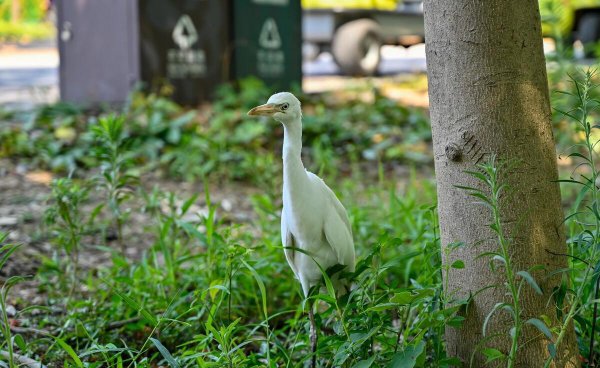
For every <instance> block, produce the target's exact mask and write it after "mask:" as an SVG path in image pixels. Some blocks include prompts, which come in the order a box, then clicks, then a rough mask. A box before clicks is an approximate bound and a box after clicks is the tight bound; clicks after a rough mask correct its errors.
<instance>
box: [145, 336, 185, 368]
mask: <svg viewBox="0 0 600 368" xmlns="http://www.w3.org/2000/svg"><path fill="white" fill-rule="evenodd" d="M150 341H152V343H153V344H154V346H156V348H157V349H158V351H159V352H160V354H161V355H162V356H163V358H165V360H166V361H167V363H169V365H170V366H171V367H172V368H179V363H177V361H176V360H175V358H173V356H172V355H171V353H170V352H169V350H168V349H167V348H165V346H164V345H163V344H162V343H161V342H160V341H158V340H157V339H155V338H153V337H151V338H150Z"/></svg>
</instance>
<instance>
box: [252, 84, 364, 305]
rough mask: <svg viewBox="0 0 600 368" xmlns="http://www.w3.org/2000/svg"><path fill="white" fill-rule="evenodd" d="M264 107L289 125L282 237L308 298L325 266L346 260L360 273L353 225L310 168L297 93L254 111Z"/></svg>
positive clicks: (276, 98) (282, 95)
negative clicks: (305, 162)
mask: <svg viewBox="0 0 600 368" xmlns="http://www.w3.org/2000/svg"><path fill="white" fill-rule="evenodd" d="M261 109H262V110H261ZM277 109H279V110H277ZM255 111H256V113H253V112H255ZM261 111H265V112H268V113H269V115H271V116H273V117H274V118H275V119H276V120H278V121H280V122H281V123H282V124H283V127H284V140H283V209H282V211H281V238H282V242H283V246H284V250H285V256H286V259H287V261H288V263H289V265H290V267H291V268H292V271H293V272H294V274H295V275H296V278H298V280H299V281H300V283H301V285H302V291H303V292H304V295H305V296H307V295H308V292H309V290H310V288H311V287H312V286H313V285H315V284H317V283H318V282H319V280H321V278H322V276H323V275H322V272H321V269H320V268H319V266H320V267H321V268H322V269H323V270H326V269H328V268H329V267H332V266H335V265H337V264H341V265H344V266H347V269H348V270H349V271H354V267H355V254H354V242H353V240H352V228H351V226H350V221H349V220H348V215H347V213H346V210H345V209H344V206H343V205H342V204H341V203H340V201H339V200H338V199H337V197H336V196H335V194H334V193H333V191H332V190H331V189H330V188H329V187H328V186H327V185H326V184H325V183H324V182H323V180H321V179H320V178H319V177H318V176H317V175H315V174H313V173H311V172H309V171H307V170H306V169H305V168H304V165H303V163H302V160H301V151H302V120H301V117H302V114H301V110H300V102H299V101H298V100H297V99H296V97H294V96H293V95H292V94H291V93H287V92H282V93H278V94H275V95H273V96H271V98H269V101H268V103H267V104H266V105H262V106H259V107H257V108H255V109H253V110H251V111H250V113H249V114H252V115H266V113H261ZM294 248H297V249H300V250H301V251H296V250H294ZM317 263H318V265H317Z"/></svg>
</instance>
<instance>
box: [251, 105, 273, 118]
mask: <svg viewBox="0 0 600 368" xmlns="http://www.w3.org/2000/svg"><path fill="white" fill-rule="evenodd" d="M278 111H279V110H278V109H277V106H276V105H275V104H264V105H260V106H256V107H255V108H253V109H252V110H250V111H248V115H250V116H271V115H273V114H274V113H276V112H278Z"/></svg>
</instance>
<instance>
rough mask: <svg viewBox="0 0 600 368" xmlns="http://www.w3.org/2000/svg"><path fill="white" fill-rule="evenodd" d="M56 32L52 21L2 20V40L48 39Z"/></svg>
mask: <svg viewBox="0 0 600 368" xmlns="http://www.w3.org/2000/svg"><path fill="white" fill-rule="evenodd" d="M55 34H56V29H55V27H54V25H53V24H52V23H50V22H33V23H27V22H20V23H12V22H10V21H4V20H0V42H30V41H37V40H47V39H50V38H52V37H54V35H55Z"/></svg>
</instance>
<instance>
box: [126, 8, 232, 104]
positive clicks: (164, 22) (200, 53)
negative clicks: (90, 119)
mask: <svg viewBox="0 0 600 368" xmlns="http://www.w3.org/2000/svg"><path fill="white" fill-rule="evenodd" d="M138 9H139V19H140V20H139V33H140V60H141V79H142V81H143V82H144V84H146V85H149V86H156V85H160V84H164V83H168V84H169V85H171V86H172V87H173V96H172V97H173V99H174V100H175V101H176V102H179V103H182V104H186V105H197V104H198V103H199V102H200V101H204V100H208V99H211V98H212V97H214V92H215V90H216V88H217V86H218V85H219V84H221V83H223V82H226V81H227V80H229V76H230V74H229V73H230V64H231V63H230V56H231V49H230V43H231V34H230V28H229V26H230V16H229V14H230V4H229V2H228V1H224V0H168V1H166V0H139V7H138Z"/></svg>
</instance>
